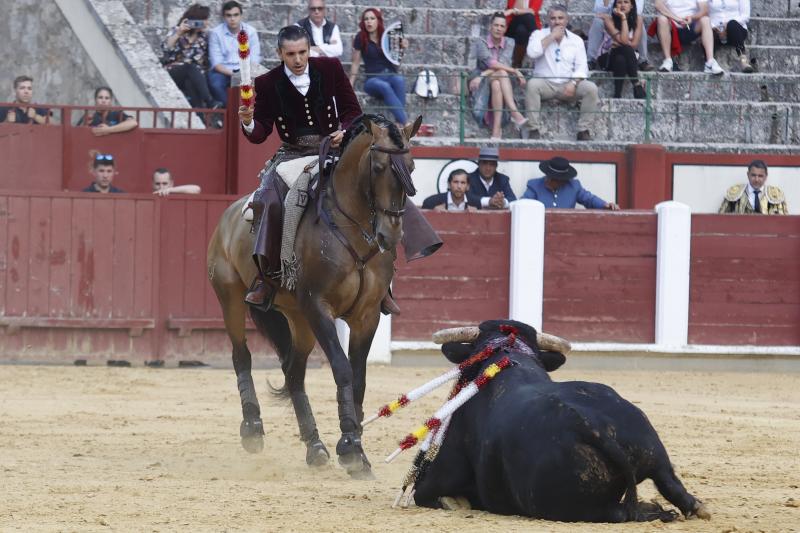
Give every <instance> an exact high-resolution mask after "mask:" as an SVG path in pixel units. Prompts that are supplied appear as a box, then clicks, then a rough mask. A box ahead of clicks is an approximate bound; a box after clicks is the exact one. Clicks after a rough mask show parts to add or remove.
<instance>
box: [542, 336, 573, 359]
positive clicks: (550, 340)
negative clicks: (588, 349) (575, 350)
mask: <svg viewBox="0 0 800 533" xmlns="http://www.w3.org/2000/svg"><path fill="white" fill-rule="evenodd" d="M536 342H537V343H538V344H539V348H541V349H543V350H547V351H550V352H558V353H560V354H562V355H567V354H569V352H570V351H571V350H572V346H571V345H570V343H569V342H567V341H565V340H564V339H562V338H561V337H556V336H555V335H550V334H549V333H541V332H538V333H536Z"/></svg>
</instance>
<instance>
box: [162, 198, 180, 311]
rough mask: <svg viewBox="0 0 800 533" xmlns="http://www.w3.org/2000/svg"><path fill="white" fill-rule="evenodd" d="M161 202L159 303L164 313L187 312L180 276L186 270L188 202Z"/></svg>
mask: <svg viewBox="0 0 800 533" xmlns="http://www.w3.org/2000/svg"><path fill="white" fill-rule="evenodd" d="M158 204H159V205H158V209H159V212H160V217H161V229H160V231H159V232H158V235H159V236H160V241H159V243H158V246H159V250H160V252H159V253H160V269H159V270H160V283H159V285H160V286H159V296H160V302H158V305H159V308H160V312H161V313H164V316H170V315H175V316H183V315H184V314H185V313H184V304H183V291H184V287H183V283H181V282H179V279H180V277H182V274H183V273H184V272H186V268H185V263H184V260H185V255H184V253H183V246H184V231H185V230H184V228H185V226H186V203H185V202H176V203H173V202H171V201H169V200H160V201H158ZM176 277H177V278H178V279H176Z"/></svg>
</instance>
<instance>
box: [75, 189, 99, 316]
mask: <svg viewBox="0 0 800 533" xmlns="http://www.w3.org/2000/svg"><path fill="white" fill-rule="evenodd" d="M92 204H93V200H91V199H88V198H85V199H84V198H77V199H75V201H74V202H73V204H72V228H73V232H74V233H73V235H76V238H75V239H73V248H72V253H71V256H72V257H71V262H72V271H71V272H70V316H72V317H75V318H78V317H89V316H92V315H93V313H94V216H93V209H92Z"/></svg>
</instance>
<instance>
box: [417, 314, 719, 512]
mask: <svg viewBox="0 0 800 533" xmlns="http://www.w3.org/2000/svg"><path fill="white" fill-rule="evenodd" d="M500 325H510V326H514V327H515V328H516V329H517V331H518V337H517V339H518V341H517V344H515V345H514V347H513V348H507V349H505V350H500V351H499V352H497V353H495V354H494V356H493V357H490V358H489V359H487V360H486V361H485V362H484V363H482V364H481V365H478V366H480V368H475V369H473V370H472V372H471V375H469V376H467V377H468V378H469V379H472V378H474V377H475V376H477V374H478V372H479V371H481V370H482V369H483V368H485V367H486V366H487V365H488V364H490V363H491V362H493V361H494V362H496V361H497V360H499V359H500V358H502V357H503V356H508V357H510V358H511V360H512V361H513V363H514V364H513V366H511V367H509V368H508V369H506V370H504V371H502V372H500V373H499V374H498V375H497V376H496V377H495V378H494V379H493V380H491V381H490V382H489V383H488V384H487V385H486V387H485V388H484V389H482V390H481V391H480V392H479V393H478V394H477V396H475V397H473V398H472V399H471V400H470V401H468V402H467V403H466V404H465V405H464V406H463V407H461V409H459V410H458V411H456V413H455V414H454V415H453V419H452V422H451V423H450V427H449V430H448V432H447V436H446V437H445V440H444V442H443V443H442V447H441V450H440V451H439V453H438V455H437V456H436V458H435V459H434V461H433V462H432V463H431V464H430V465H429V466H428V467H427V468H426V469H425V471H424V472H423V473H422V474H421V476H420V478H418V479H417V483H416V492H415V493H414V500H415V501H416V503H417V505H421V506H425V507H441V506H442V503H443V502H448V501H453V500H454V499H456V500H458V499H463V498H466V499H467V500H468V501H469V504H470V506H471V507H472V508H473V509H480V510H485V511H489V512H492V513H498V514H516V515H523V516H530V517H536V518H544V519H549V520H559V521H587V522H626V521H634V520H636V521H644V520H654V519H662V520H665V521H668V520H672V519H674V518H675V517H676V516H677V515H676V513H675V512H674V511H665V510H663V509H662V508H661V507H660V506H659V505H657V504H653V503H643V502H640V501H639V500H638V497H637V495H636V486H637V484H638V483H640V482H641V481H643V480H645V479H648V478H649V479H652V480H653V481H654V482H655V484H656V487H657V488H658V490H659V492H660V493H661V494H662V495H663V496H664V497H665V498H666V499H667V500H669V501H670V502H671V503H672V504H674V505H675V506H676V507H677V508H678V509H680V511H681V512H682V513H683V514H684V516H686V517H690V516H694V515H696V516H700V517H702V518H708V516H709V515H708V513H707V511H706V510H705V507H704V506H702V504H701V503H700V502H699V501H698V500H697V499H695V497H694V496H692V495H691V494H689V493H688V492H687V491H686V489H685V488H684V486H683V484H682V483H681V481H680V480H679V479H678V477H677V476H676V475H675V472H674V471H673V469H672V465H671V464H670V461H669V457H668V455H667V451H666V450H665V449H664V445H663V444H662V443H661V440H660V439H659V437H658V434H657V433H656V431H655V429H653V426H652V425H651V424H650V421H649V420H648V419H647V417H646V416H645V414H644V413H643V412H642V411H641V410H640V409H638V408H637V407H636V406H634V405H633V404H631V403H630V402H628V401H627V400H625V399H623V398H622V397H621V396H620V395H619V394H617V393H616V392H615V391H614V390H613V389H612V388H611V387H608V386H606V385H602V384H599V383H589V382H585V381H572V382H562V383H556V382H553V381H552V380H551V379H550V377H549V375H548V372H549V371H553V370H555V369H557V368H558V367H560V366H561V365H562V364H563V363H564V361H565V357H564V356H563V355H561V354H559V353H554V352H541V351H539V349H538V347H537V344H536V332H535V330H534V329H533V328H531V327H530V326H527V325H525V324H522V323H519V322H514V321H502V322H501V321H490V322H484V323H483V324H481V326H480V330H481V333H480V335H479V336H478V338H477V339H476V340H475V341H474V342H472V343H458V342H451V343H447V344H445V345H444V346H443V347H442V351H443V352H444V354H445V356H446V357H447V358H448V359H449V360H450V361H452V362H454V363H459V362H461V361H463V360H464V359H466V358H467V357H468V356H469V355H471V354H474V353H476V352H478V351H480V350H481V349H482V347H483V346H484V345H485V344H486V343H487V341H490V340H492V339H496V338H497V337H498V336H504V335H505V334H504V333H501V332H500ZM520 342H521V343H524V345H520V344H519V343H520ZM526 346H527V347H530V350H528V349H527V347H526ZM526 352H528V353H526Z"/></svg>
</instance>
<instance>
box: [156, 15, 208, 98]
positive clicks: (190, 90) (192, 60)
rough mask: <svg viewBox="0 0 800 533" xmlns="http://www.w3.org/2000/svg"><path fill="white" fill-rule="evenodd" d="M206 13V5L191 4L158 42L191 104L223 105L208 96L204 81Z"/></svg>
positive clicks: (164, 57)
mask: <svg viewBox="0 0 800 533" xmlns="http://www.w3.org/2000/svg"><path fill="white" fill-rule="evenodd" d="M209 13H210V9H209V8H208V7H207V6H201V5H200V4H192V5H191V6H189V9H187V10H186V11H185V12H184V13H183V15H181V19H180V22H179V23H178V25H177V26H175V27H174V28H172V29H171V30H170V31H169V33H168V34H167V36H166V37H165V38H164V41H163V42H162V43H161V51H162V53H163V55H162V57H161V62H162V63H163V64H164V66H165V67H166V68H167V72H169V75H170V76H171V77H172V79H173V81H175V84H176V85H177V86H178V87H179V88H180V90H181V91H183V94H184V95H186V98H187V99H188V100H189V103H190V104H191V106H192V107H206V108H219V107H222V102H220V101H218V100H214V97H213V96H211V92H210V91H209V89H208V82H207V81H206V72H207V71H208V37H207V36H206V30H207V29H208V15H209Z"/></svg>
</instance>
